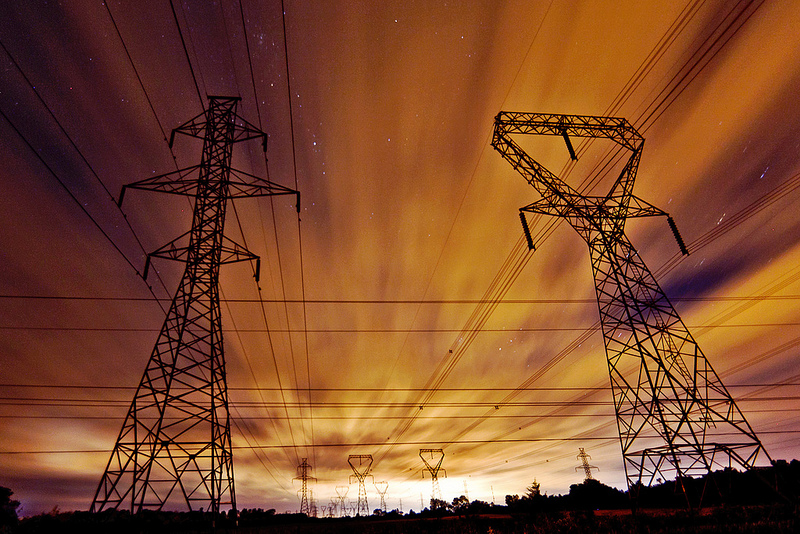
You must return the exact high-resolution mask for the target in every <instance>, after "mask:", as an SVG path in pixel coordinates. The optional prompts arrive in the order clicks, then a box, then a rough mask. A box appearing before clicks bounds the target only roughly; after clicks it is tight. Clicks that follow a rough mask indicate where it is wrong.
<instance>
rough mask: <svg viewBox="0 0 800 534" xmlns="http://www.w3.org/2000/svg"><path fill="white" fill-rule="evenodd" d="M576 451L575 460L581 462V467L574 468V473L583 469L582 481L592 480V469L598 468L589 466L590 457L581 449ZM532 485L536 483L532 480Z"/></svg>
mask: <svg viewBox="0 0 800 534" xmlns="http://www.w3.org/2000/svg"><path fill="white" fill-rule="evenodd" d="M578 450H579V451H580V452H579V453H578V456H577V458H578V460H580V461H581V465H580V466H579V467H576V468H575V471H577V470H579V469H583V474H584V480H594V477H593V476H592V469H598V468H597V467H595V466H593V465H589V460H590V459H591V456H589V455H588V454H586V451H584V450H583V447H578ZM533 483H534V484H536V481H535V480H534V481H533Z"/></svg>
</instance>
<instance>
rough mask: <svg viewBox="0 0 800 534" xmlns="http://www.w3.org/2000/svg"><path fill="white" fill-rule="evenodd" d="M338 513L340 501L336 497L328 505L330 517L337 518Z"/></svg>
mask: <svg viewBox="0 0 800 534" xmlns="http://www.w3.org/2000/svg"><path fill="white" fill-rule="evenodd" d="M338 511H339V499H338V498H336V497H331V500H330V502H329V503H328V517H336V516H337V513H338Z"/></svg>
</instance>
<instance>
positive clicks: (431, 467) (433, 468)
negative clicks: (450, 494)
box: [419, 449, 447, 504]
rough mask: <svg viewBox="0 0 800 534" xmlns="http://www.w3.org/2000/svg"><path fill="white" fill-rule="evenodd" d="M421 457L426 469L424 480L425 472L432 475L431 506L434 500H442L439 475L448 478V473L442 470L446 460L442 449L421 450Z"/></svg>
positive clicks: (423, 474) (423, 473) (423, 471)
mask: <svg viewBox="0 0 800 534" xmlns="http://www.w3.org/2000/svg"><path fill="white" fill-rule="evenodd" d="M419 457H420V458H422V463H423V464H425V468H424V469H423V470H422V478H425V471H427V472H428V473H430V475H431V504H433V501H434V500H437V501H441V500H442V490H441V489H440V488H439V473H441V474H443V475H444V476H445V478H447V471H445V470H444V469H442V461H443V460H444V450H442V449H420V450H419Z"/></svg>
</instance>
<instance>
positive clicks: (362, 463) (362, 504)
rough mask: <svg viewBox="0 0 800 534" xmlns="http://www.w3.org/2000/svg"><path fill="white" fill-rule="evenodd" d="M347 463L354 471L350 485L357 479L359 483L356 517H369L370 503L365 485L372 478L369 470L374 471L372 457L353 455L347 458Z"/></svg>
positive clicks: (369, 455) (368, 455)
mask: <svg viewBox="0 0 800 534" xmlns="http://www.w3.org/2000/svg"><path fill="white" fill-rule="evenodd" d="M347 463H348V464H350V467H351V468H352V469H353V474H352V475H350V483H351V484H352V483H353V479H354V478H355V479H356V480H357V481H358V502H357V503H356V509H355V514H356V515H362V513H363V515H369V503H367V487H366V486H365V485H364V480H365V479H366V478H367V477H371V476H372V475H370V474H369V470H370V469H372V455H371V454H351V455H350V456H349V457H348V458H347Z"/></svg>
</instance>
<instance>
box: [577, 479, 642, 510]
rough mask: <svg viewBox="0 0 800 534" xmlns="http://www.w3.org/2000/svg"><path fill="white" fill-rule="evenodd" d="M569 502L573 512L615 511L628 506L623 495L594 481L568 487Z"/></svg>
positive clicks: (585, 481)
mask: <svg viewBox="0 0 800 534" xmlns="http://www.w3.org/2000/svg"><path fill="white" fill-rule="evenodd" d="M569 500H570V503H571V505H572V506H571V507H572V508H573V509H575V510H588V509H600V508H602V509H615V508H625V507H627V506H628V498H627V497H626V496H625V493H623V492H622V491H620V490H618V489H617V488H612V487H611V486H606V485H605V484H603V483H602V482H600V481H598V480H594V479H591V478H589V479H586V480H584V481H583V482H582V483H580V484H573V485H571V486H570V487H569Z"/></svg>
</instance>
